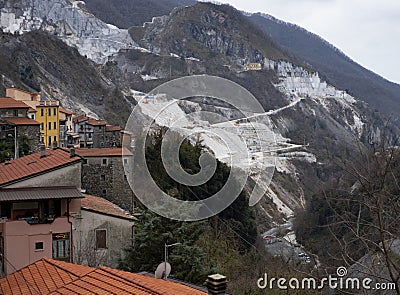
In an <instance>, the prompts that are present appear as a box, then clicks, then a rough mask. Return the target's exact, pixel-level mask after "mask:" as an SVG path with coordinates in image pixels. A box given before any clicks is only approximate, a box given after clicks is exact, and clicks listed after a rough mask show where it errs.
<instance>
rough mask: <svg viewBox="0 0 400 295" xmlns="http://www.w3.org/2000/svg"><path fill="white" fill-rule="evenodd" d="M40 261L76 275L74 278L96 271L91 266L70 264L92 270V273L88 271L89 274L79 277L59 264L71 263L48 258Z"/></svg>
mask: <svg viewBox="0 0 400 295" xmlns="http://www.w3.org/2000/svg"><path fill="white" fill-rule="evenodd" d="M40 260H45V261H46V262H47V263H49V264H51V265H53V266H55V267H58V268H61V269H62V270H64V271H66V272H68V273H70V274H72V275H74V276H76V277H78V278H80V277H83V276H85V275H86V274H88V273H91V272H92V271H94V270H96V268H94V267H91V266H86V265H80V264H74V263H70V264H72V265H78V266H82V267H87V268H90V269H91V270H90V271H88V272H87V273H85V274H84V275H81V276H80V275H78V274H77V273H74V272H72V271H71V270H69V269H67V268H65V266H61V265H59V264H58V263H60V264H63V263H69V262H64V261H57V260H53V259H50V258H47V257H43V258H42V259H40ZM55 261H57V263H55Z"/></svg>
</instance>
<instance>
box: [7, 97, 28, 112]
mask: <svg viewBox="0 0 400 295" xmlns="http://www.w3.org/2000/svg"><path fill="white" fill-rule="evenodd" d="M29 108H30V107H29V106H28V105H27V104H25V103H24V102H22V101H19V100H16V99H14V98H11V97H2V98H0V109H29Z"/></svg>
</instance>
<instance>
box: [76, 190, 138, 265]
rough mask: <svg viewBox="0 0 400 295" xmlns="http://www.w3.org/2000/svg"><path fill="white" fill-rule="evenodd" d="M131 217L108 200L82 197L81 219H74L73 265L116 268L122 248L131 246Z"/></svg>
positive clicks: (85, 195)
mask: <svg viewBox="0 0 400 295" xmlns="http://www.w3.org/2000/svg"><path fill="white" fill-rule="evenodd" d="M135 220H137V219H136V218H135V217H133V216H132V215H130V214H129V213H126V212H125V211H123V210H122V209H121V208H120V207H118V206H117V205H115V204H113V203H111V202H110V201H108V200H106V199H103V198H100V197H96V196H92V195H87V194H84V198H83V199H82V206H81V216H80V218H77V219H76V223H75V224H76V232H75V236H76V239H77V240H78V241H79V242H78V243H79V244H78V245H77V249H76V251H75V256H76V259H75V262H76V263H78V264H84V265H89V266H95V267H97V266H100V265H106V266H109V267H117V266H118V261H119V259H121V258H123V257H124V249H125V248H126V247H128V246H130V245H132V243H133V234H134V221H135Z"/></svg>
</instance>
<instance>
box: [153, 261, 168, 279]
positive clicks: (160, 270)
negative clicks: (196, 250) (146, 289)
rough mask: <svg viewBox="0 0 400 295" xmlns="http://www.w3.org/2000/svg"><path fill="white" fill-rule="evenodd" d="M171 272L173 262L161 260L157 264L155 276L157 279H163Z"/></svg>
mask: <svg viewBox="0 0 400 295" xmlns="http://www.w3.org/2000/svg"><path fill="white" fill-rule="evenodd" d="M164 273H165V274H164ZM170 273H171V264H169V263H168V262H161V263H160V264H159V265H158V266H157V269H156V273H155V277H156V279H162V278H164V277H168V276H169V274H170Z"/></svg>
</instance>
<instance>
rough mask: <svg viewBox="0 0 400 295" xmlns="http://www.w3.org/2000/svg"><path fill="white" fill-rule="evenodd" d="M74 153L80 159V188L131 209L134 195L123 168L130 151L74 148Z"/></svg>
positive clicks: (129, 160) (127, 160)
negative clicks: (81, 159)
mask: <svg viewBox="0 0 400 295" xmlns="http://www.w3.org/2000/svg"><path fill="white" fill-rule="evenodd" d="M76 154H78V155H79V156H81V157H82V158H83V162H82V188H83V189H84V190H85V191H86V192H87V193H88V194H91V195H96V196H100V197H103V198H105V199H107V200H109V201H111V202H113V203H115V204H118V205H119V206H121V207H122V208H123V209H125V210H130V211H131V210H132V212H133V208H134V194H133V192H132V189H131V188H130V186H129V183H128V180H127V178H128V177H129V176H126V175H125V171H124V164H127V165H129V164H130V162H131V161H132V156H133V154H132V153H131V152H130V151H129V150H128V149H122V148H87V149H76Z"/></svg>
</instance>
